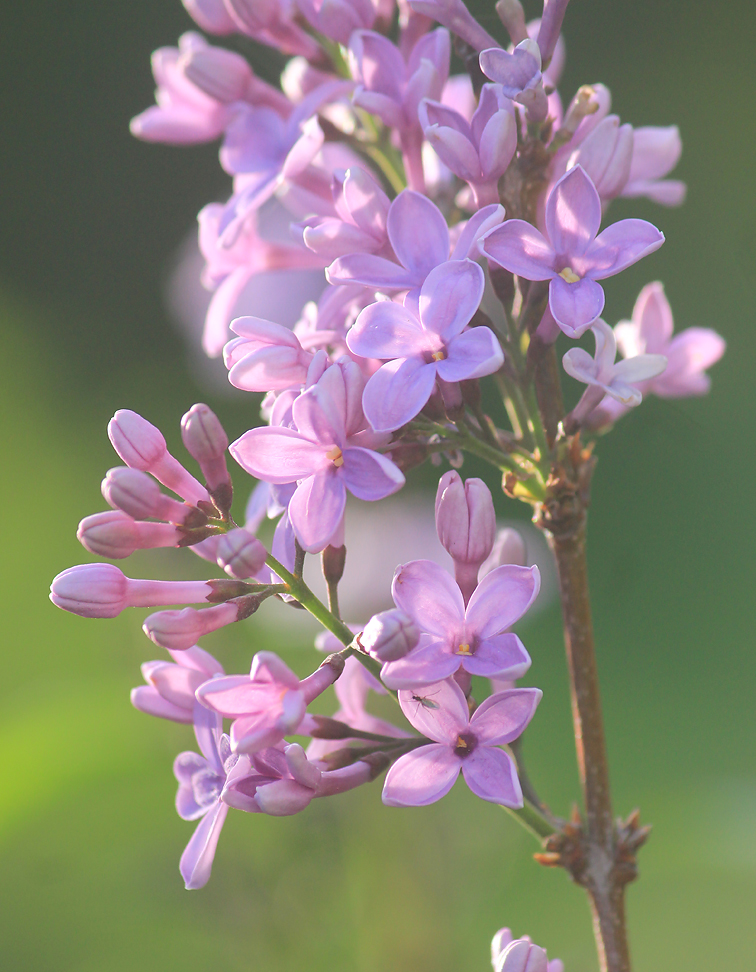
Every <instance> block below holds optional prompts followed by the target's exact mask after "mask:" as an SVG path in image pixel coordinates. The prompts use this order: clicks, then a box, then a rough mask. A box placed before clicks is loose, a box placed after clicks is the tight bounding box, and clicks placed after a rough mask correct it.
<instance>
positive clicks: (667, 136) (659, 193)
mask: <svg viewBox="0 0 756 972" xmlns="http://www.w3.org/2000/svg"><path fill="white" fill-rule="evenodd" d="M681 153H682V142H681V140H680V130H679V128H678V127H677V125H669V126H668V127H667V128H661V127H659V126H656V125H649V126H647V127H645V128H636V129H634V131H633V157H632V161H631V162H630V175H629V177H628V181H627V183H626V184H625V188H624V189H623V190H622V193H621V195H622V196H624V197H625V198H627V199H636V198H638V197H640V196H645V197H646V198H647V199H651V200H652V201H653V202H656V203H660V204H661V205H662V206H679V205H681V203H682V202H683V201H684V199H685V192H686V187H685V183H684V182H680V181H679V179H665V178H664V177H665V176H666V175H668V174H669V173H670V172H671V171H672V169H674V167H675V166H676V165H677V163H678V161H679V159H680V154H681Z"/></svg>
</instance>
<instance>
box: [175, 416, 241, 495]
mask: <svg viewBox="0 0 756 972" xmlns="http://www.w3.org/2000/svg"><path fill="white" fill-rule="evenodd" d="M181 438H182V439H183V441H184V445H185V446H186V449H187V452H189V454H190V455H191V456H192V457H193V458H194V459H196V460H197V462H198V463H199V466H200V469H201V470H202V475H203V476H204V477H205V482H206V483H207V488H208V489H209V490H210V493H211V495H212V497H213V501H214V502H215V505H216V506H217V507H218V509H219V510H220V511H221V512H222V513H227V512H228V511H229V510H230V508H231V500H232V499H233V488H232V486H231V477H230V476H229V474H228V466H227V465H226V449H227V448H228V436H227V435H226V432H225V430H224V428H223V426H222V425H221V423H220V421H219V420H218V418H217V416H216V414H215V412H213V411H212V410H211V409H210V408H208V407H207V405H202V404H198V405H192V407H191V408H190V409H189V411H188V412H187V413H186V415H184V417H183V418H182V419H181Z"/></svg>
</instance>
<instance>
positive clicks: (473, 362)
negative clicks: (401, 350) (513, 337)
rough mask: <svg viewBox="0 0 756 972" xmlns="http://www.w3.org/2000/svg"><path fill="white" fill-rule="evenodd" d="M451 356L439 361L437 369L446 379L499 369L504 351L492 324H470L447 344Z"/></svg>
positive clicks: (471, 376) (462, 378)
mask: <svg viewBox="0 0 756 972" xmlns="http://www.w3.org/2000/svg"><path fill="white" fill-rule="evenodd" d="M447 352H448V357H447V358H446V359H445V360H444V361H439V363H438V364H437V365H436V371H437V373H438V376H439V378H442V379H443V380H444V381H465V380H467V379H468V378H482V377H483V376H484V375H492V374H493V373H494V372H495V371H498V370H499V368H501V366H502V364H503V363H504V352H503V351H502V350H501V345H500V344H499V341H498V338H497V337H496V335H495V334H494V332H493V331H492V330H491V328H490V327H471V328H470V329H469V330H467V331H463V333H462V334H460V335H459V337H456V338H454V340H453V341H451V342H450V344H449V345H448V347H447Z"/></svg>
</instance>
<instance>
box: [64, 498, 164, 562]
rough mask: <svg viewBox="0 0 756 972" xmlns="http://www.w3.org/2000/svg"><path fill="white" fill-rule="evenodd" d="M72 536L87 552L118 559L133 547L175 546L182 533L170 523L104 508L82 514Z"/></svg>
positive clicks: (126, 554)
mask: <svg viewBox="0 0 756 972" xmlns="http://www.w3.org/2000/svg"><path fill="white" fill-rule="evenodd" d="M76 536H77V539H78V540H79V542H80V543H81V544H82V545H83V546H84V547H86V548H87V550H89V551H90V553H93V554H97V556H98V557H110V558H111V559H112V560H120V559H122V558H123V557H128V556H130V555H131V554H133V553H134V551H135V550H147V549H150V548H152V547H176V546H178V544H179V541H180V540H181V538H182V536H183V534H182V533H181V531H179V530H178V529H176V527H175V526H173V525H171V524H170V523H143V522H139V521H137V520H132V518H131V517H130V516H128V515H127V514H126V513H122V512H121V511H120V510H107V511H106V512H105V513H95V514H94V515H93V516H87V517H85V518H84V519H83V520H82V521H81V523H80V524H79V529H78V530H77V531H76Z"/></svg>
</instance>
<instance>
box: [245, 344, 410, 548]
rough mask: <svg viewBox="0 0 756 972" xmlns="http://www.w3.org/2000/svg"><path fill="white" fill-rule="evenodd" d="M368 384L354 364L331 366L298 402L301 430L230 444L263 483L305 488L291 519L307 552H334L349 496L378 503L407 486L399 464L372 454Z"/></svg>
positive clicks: (252, 434)
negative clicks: (365, 406)
mask: <svg viewBox="0 0 756 972" xmlns="http://www.w3.org/2000/svg"><path fill="white" fill-rule="evenodd" d="M363 386H364V378H363V376H362V373H361V371H360V369H359V368H358V367H357V365H355V364H354V362H352V361H349V360H348V359H347V360H346V361H344V362H343V363H342V366H340V365H339V364H334V365H330V366H329V367H328V368H327V369H326V370H325V372H324V373H323V375H322V377H321V378H320V379H319V380H318V381H317V383H316V384H314V385H313V386H312V387H310V388H308V389H307V390H306V391H305V392H303V394H301V395H299V397H298V398H296V399H295V401H294V403H293V405H292V413H291V414H292V420H293V425H294V427H293V428H288V427H272V426H271V427H268V428H256V429H251V430H250V431H249V432H245V433H244V435H243V436H241V438H239V439H237V440H236V442H234V443H232V444H231V446H230V452H231V455H232V456H233V457H234V459H236V461H237V462H238V463H239V465H240V466H241V467H242V468H243V469H246V471H247V472H248V473H250V475H252V476H255V477H256V478H257V479H262V480H264V481H265V482H268V483H273V484H279V485H285V484H289V483H292V484H293V483H297V484H298V485H297V486H296V489H295V490H294V492H293V495H292V496H291V499H290V500H289V504H288V516H289V519H290V521H291V525H292V528H293V530H294V532H295V534H296V536H297V539H298V540H299V543H300V544H301V546H302V547H303V548H304V549H305V550H308V551H311V552H319V551H321V550H323V549H324V548H325V547H326V546H328V544H329V542H330V541H331V538H332V537H333V535H334V534H335V533H336V531H337V530H338V529H339V527H340V525H341V522H342V519H343V515H344V507H345V504H346V494H347V491H349V492H350V493H352V494H353V495H354V496H356V497H357V498H358V499H362V500H378V499H383V498H385V497H386V496H389V495H390V494H391V493H395V492H396V491H397V490H398V489H400V488H401V487H402V486H403V485H404V476H403V475H402V473H401V472H400V471H399V469H398V468H397V466H396V465H395V464H394V463H393V462H391V460H390V459H388V458H387V457H386V456H384V455H382V454H381V453H379V452H375V451H374V450H373V449H372V448H370V446H371V445H373V444H374V443H375V442H376V438H375V436H374V435H373V434H372V433H371V432H370V430H367V429H366V428H365V419H364V416H363V412H362V406H361V402H360V399H361V397H362V390H363ZM363 443H364V445H363Z"/></svg>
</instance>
